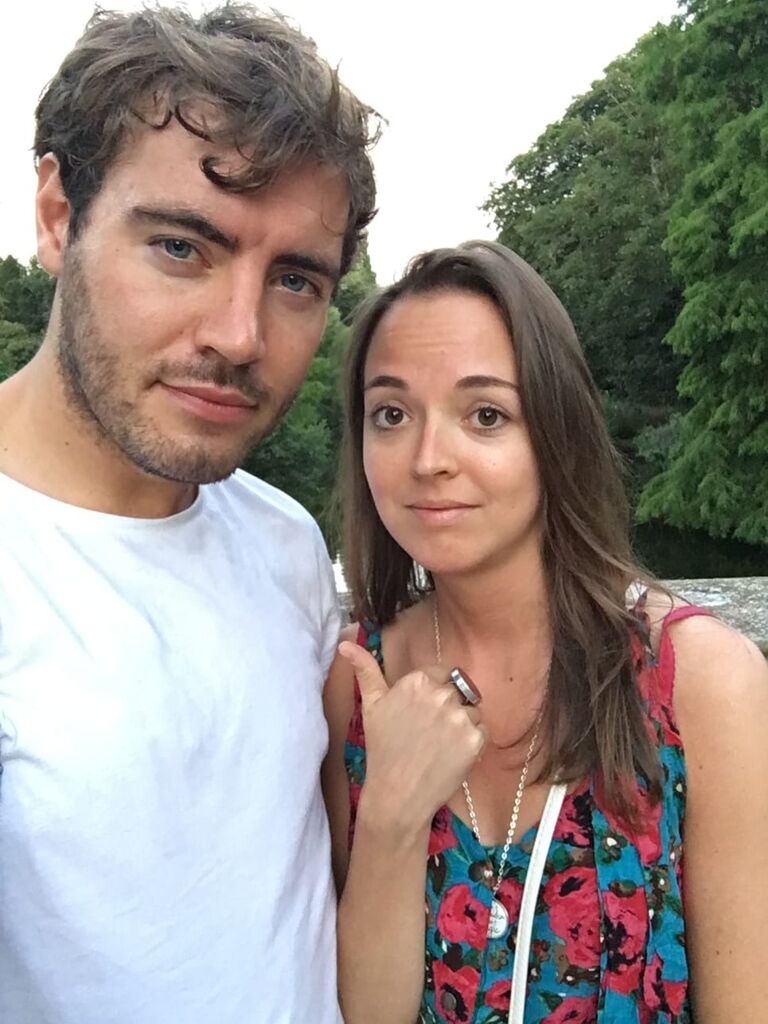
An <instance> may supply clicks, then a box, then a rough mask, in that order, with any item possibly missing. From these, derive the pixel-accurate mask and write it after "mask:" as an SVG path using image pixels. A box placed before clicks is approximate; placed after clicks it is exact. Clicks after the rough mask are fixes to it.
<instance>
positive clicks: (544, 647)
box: [434, 550, 552, 656]
mask: <svg viewBox="0 0 768 1024" xmlns="http://www.w3.org/2000/svg"><path fill="white" fill-rule="evenodd" d="M434 582H435V597H434V600H435V602H436V605H437V609H438V623H439V630H440V632H441V634H442V636H443V637H445V638H450V643H451V646H452V647H453V646H456V647H458V648H459V649H462V650H464V651H466V652H467V653H468V654H471V653H472V652H473V651H475V650H484V651H486V652H487V651H488V650H489V649H494V648H497V647H503V648H504V649H506V650H523V649H525V650H528V651H531V653H533V652H534V651H544V652H546V654H547V656H548V653H549V651H550V650H551V646H552V628H551V618H550V610H549V600H548V595H547V587H546V580H545V577H544V567H543V563H542V559H541V555H540V552H539V551H538V550H537V551H536V552H535V554H532V555H528V556H527V557H520V558H518V559H516V560H515V562H514V564H511V565H510V564H508V565H505V566H503V567H497V568H494V569H489V570H488V571H486V572H483V573H476V572H474V573H471V574H469V573H467V574H461V575H458V574H457V575H450V574H449V575H447V576H437V577H435V581H434Z"/></svg>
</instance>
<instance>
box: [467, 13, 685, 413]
mask: <svg viewBox="0 0 768 1024" xmlns="http://www.w3.org/2000/svg"><path fill="white" fill-rule="evenodd" d="M661 35H663V30H660V31H659V33H657V34H656V35H654V36H649V37H647V38H645V39H643V40H641V42H640V43H639V44H638V46H637V47H636V48H635V49H634V50H633V51H632V52H631V53H630V54H628V55H627V56H625V57H621V58H619V59H618V60H616V61H615V62H614V63H613V64H612V65H611V66H610V67H609V68H608V69H607V71H606V73H605V76H604V78H602V79H600V80H599V81H598V82H595V83H594V84H593V86H592V88H591V89H590V90H589V92H587V93H586V94H585V95H583V96H581V97H579V98H578V99H576V100H575V101H574V103H573V104H572V105H571V106H570V107H569V108H568V110H567V111H566V113H565V115H564V116H563V117H562V118H561V119H560V120H559V121H558V122H556V123H555V124H553V125H550V127H549V128H547V129H546V131H545V132H544V133H543V134H542V135H541V136H540V138H539V139H537V141H536V142H535V144H534V146H533V147H532V149H531V150H530V151H529V152H527V153H524V154H522V155H520V156H518V157H516V158H515V159H514V160H513V161H512V163H511V164H510V166H509V168H508V175H509V176H508V178H507V180H506V181H505V182H503V183H502V184H501V185H499V186H497V187H496V188H495V189H494V190H493V191H492V193H491V196H490V198H489V200H488V202H487V203H486V207H485V208H486V209H487V210H488V211H489V212H491V213H492V214H493V216H494V219H495V221H496V224H497V227H498V230H499V240H500V241H502V242H503V243H504V244H506V245H509V246H510V247H511V248H512V249H515V250H516V251H517V252H519V253H520V255H522V256H523V257H524V258H525V259H526V260H528V261H529V262H530V263H531V264H532V265H533V266H534V267H535V268H536V269H537V270H538V271H539V272H540V273H541V274H542V276H543V277H544V278H545V279H546V281H547V282H548V283H549V284H550V285H551V286H552V288H553V289H554V290H555V292H556V293H557V294H558V295H559V297H560V298H561V299H562V301H563V303H564V305H565V306H566V308H567V309H568V311H569V313H570V314H571V317H572V318H573V321H574V324H575V326H576V329H577V331H578V333H579V337H580V338H581V341H582V344H583V346H584V350H585V353H586V355H587V359H588V361H589V363H590V367H591V369H592V372H593V374H594V376H595V379H596V381H597V383H598V386H599V387H600V388H601V389H603V390H604V391H606V392H607V393H608V394H609V395H610V397H611V400H612V401H613V402H614V403H616V402H624V403H629V404H630V405H632V406H635V407H644V406H646V407H649V408H650V409H651V410H654V409H658V408H660V407H661V408H662V409H668V410H671V409H674V408H675V407H676V405H677V396H676V393H675V382H676V380H677V375H678V372H679V369H680V366H681V361H680V360H679V358H678V357H676V356H675V355H674V353H672V352H671V351H670V350H669V349H668V348H667V347H665V346H664V345H663V339H664V336H665V335H666V333H667V332H668V331H669V329H670V328H671V326H672V324H673V323H674V321H675V317H676V315H677V312H678V310H679V308H680V305H681V289H680V285H679V283H678V281H677V280H676V278H675V276H674V274H673V273H672V270H671V267H670V261H669V258H668V256H667V255H666V253H665V252H664V250H663V248H662V243H663V240H664V237H665V233H666V217H667V211H668V209H669V206H670V204H671V201H672V195H673V190H674V185H675V180H674V172H673V171H671V170H670V168H669V165H668V162H667V160H666V152H667V147H668V139H667V138H666V136H665V134H664V132H663V131H662V130H660V128H659V125H658V119H657V117H656V113H655V110H654V108H653V106H652V105H651V104H650V103H649V102H648V99H647V97H646V96H645V94H644V92H643V89H642V80H643V79H642V69H643V66H644V64H645V63H646V62H647V61H648V60H649V59H651V54H652V52H653V51H654V49H655V48H656V47H657V46H658V45H660V41H659V38H658V37H659V36H661ZM650 415H651V416H656V415H658V414H657V413H653V412H652V413H651V414H650Z"/></svg>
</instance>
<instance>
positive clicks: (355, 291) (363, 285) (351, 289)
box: [334, 238, 376, 324]
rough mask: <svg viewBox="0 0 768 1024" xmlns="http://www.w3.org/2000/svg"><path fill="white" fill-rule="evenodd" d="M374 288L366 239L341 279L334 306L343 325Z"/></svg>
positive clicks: (374, 280)
mask: <svg viewBox="0 0 768 1024" xmlns="http://www.w3.org/2000/svg"><path fill="white" fill-rule="evenodd" d="M375 288H376V275H375V274H374V273H373V270H372V269H371V259H370V256H369V255H368V241H367V239H366V238H363V240H362V241H361V243H360V247H359V249H358V251H357V255H356V256H355V261H354V263H353V264H352V267H351V268H350V270H349V272H348V273H347V274H345V275H344V277H343V278H342V280H341V282H340V284H339V287H338V290H337V292H336V298H335V300H334V304H335V306H336V308H337V309H338V311H339V313H340V314H341V319H342V320H343V322H344V323H345V324H349V323H351V321H352V319H353V317H354V315H355V311H356V310H357V308H358V307H359V305H360V303H361V302H362V301H363V300H364V299H365V298H367V296H368V295H370V293H371V292H372V291H373V290H374V289H375Z"/></svg>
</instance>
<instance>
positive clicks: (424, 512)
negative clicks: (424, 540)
mask: <svg viewBox="0 0 768 1024" xmlns="http://www.w3.org/2000/svg"><path fill="white" fill-rule="evenodd" d="M408 508H409V509H410V510H411V512H413V513H414V515H416V516H417V517H418V518H419V519H420V520H421V522H423V523H427V524H429V525H431V526H450V525H451V524H453V523H456V522H458V521H459V520H460V519H463V518H464V516H466V515H467V513H468V512H471V511H472V509H474V508H477V506H476V505H453V504H449V503H446V504H444V505H432V504H429V505H418V504H415V505H409V506H408Z"/></svg>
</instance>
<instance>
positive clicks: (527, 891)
mask: <svg viewBox="0 0 768 1024" xmlns="http://www.w3.org/2000/svg"><path fill="white" fill-rule="evenodd" d="M566 788H567V787H566V786H565V783H562V782H556V783H554V784H553V785H552V786H550V787H549V796H548V797H547V802H546V804H545V806H544V813H543V814H542V816H541V821H540V822H539V827H538V830H537V832H536V841H535V842H534V844H533V851H532V853H531V861H530V864H529V865H528V873H527V875H526V879H525V886H524V887H523V899H522V902H521V904H520V920H519V923H518V926H517V941H516V943H515V967H514V971H513V973H512V993H511V998H510V1001H509V1024H523V1018H524V1016H525V997H526V994H527V990H528V959H529V957H530V954H531V938H532V935H533V919H534V917H535V915H536V903H537V901H538V899H539V889H540V888H541V879H542V876H543V874H544V865H545V864H546V861H547V854H548V853H549V846H550V843H551V842H552V836H553V835H554V834H555V826H556V825H557V819H558V818H559V817H560V808H561V807H562V806H563V800H564V799H565V791H566Z"/></svg>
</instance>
